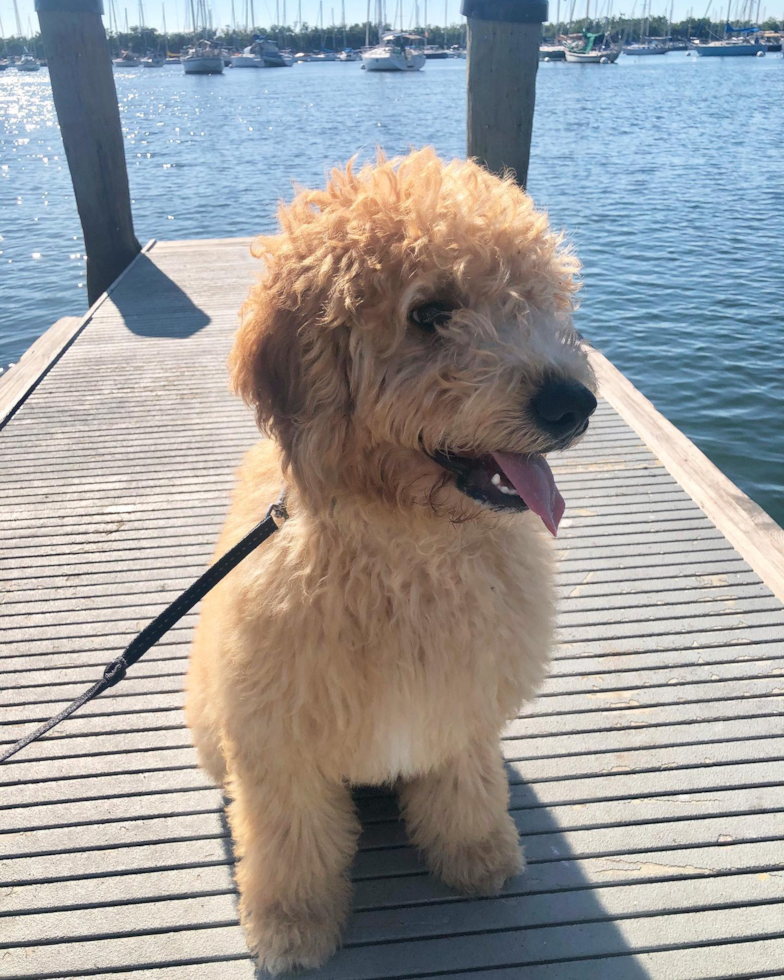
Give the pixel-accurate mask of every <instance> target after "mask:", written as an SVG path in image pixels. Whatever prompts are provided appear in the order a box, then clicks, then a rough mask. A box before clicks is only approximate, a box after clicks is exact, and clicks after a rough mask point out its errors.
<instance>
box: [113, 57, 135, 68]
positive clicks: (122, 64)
mask: <svg viewBox="0 0 784 980" xmlns="http://www.w3.org/2000/svg"><path fill="white" fill-rule="evenodd" d="M112 64H113V65H114V67H115V68H141V66H142V63H141V61H139V60H137V59H136V58H134V59H133V60H123V59H122V58H117V59H116V60H115V61H113V62H112Z"/></svg>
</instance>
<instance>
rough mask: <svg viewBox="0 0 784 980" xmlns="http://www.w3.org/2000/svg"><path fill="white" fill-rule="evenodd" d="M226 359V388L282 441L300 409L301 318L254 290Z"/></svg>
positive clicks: (260, 288)
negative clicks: (227, 368) (228, 374)
mask: <svg viewBox="0 0 784 980" xmlns="http://www.w3.org/2000/svg"><path fill="white" fill-rule="evenodd" d="M242 313H243V316H242V325H241V327H240V329H239V331H238V333H237V336H236V337H235V340H234V347H233V349H232V352H231V356H230V358H229V371H230V374H231V386H232V388H233V390H234V392H235V394H238V395H241V396H242V398H243V399H244V400H245V401H246V402H247V403H248V405H250V406H251V407H252V408H253V409H254V410H255V412H256V418H257V421H258V424H259V427H260V428H261V430H262V431H263V432H265V433H266V434H268V435H272V436H275V437H276V438H277V439H279V440H280V441H281V442H283V443H285V442H286V441H287V440H286V435H287V434H288V433H289V431H290V430H291V428H292V427H293V426H294V425H295V424H296V419H297V418H298V417H299V416H300V415H301V414H302V412H303V410H304V407H305V400H306V399H305V391H304V386H303V379H302V355H301V350H300V347H301V344H300V338H299V336H298V331H299V327H300V323H301V321H300V318H299V317H298V316H297V315H296V314H295V313H294V312H292V311H290V310H284V309H283V308H281V306H280V305H279V304H278V303H276V302H275V299H274V297H273V295H272V294H271V293H270V292H269V291H268V290H267V289H265V288H264V286H263V285H259V286H257V287H256V288H255V289H254V290H253V292H252V293H251V295H250V297H249V298H248V301H247V303H246V304H245V306H244V307H243V311H242Z"/></svg>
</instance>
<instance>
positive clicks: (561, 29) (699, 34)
mask: <svg viewBox="0 0 784 980" xmlns="http://www.w3.org/2000/svg"><path fill="white" fill-rule="evenodd" d="M550 9H551V10H552V4H550ZM724 23H725V22H724V21H711V20H708V19H706V18H705V17H692V18H690V19H688V20H682V21H680V22H679V23H672V24H671V23H670V22H669V21H668V20H667V18H666V17H649V18H648V20H647V29H646V30H645V34H646V36H647V37H671V38H673V40H679V41H686V40H687V39H688V38H701V39H702V40H707V39H708V38H712V37H714V38H721V37H724ZM733 26H734V27H739V26H740V27H751V26H752V23H751V21H746V22H745V23H744V24H738V23H737V22H733ZM759 27H760V30H763V31H777V30H779V29H783V30H784V22H782V21H779V20H774V19H773V18H772V17H770V18H768V20H766V21H765V23H764V24H760V25H759ZM643 28H645V24H641V23H640V18H639V17H637V18H636V19H635V20H632V19H630V18H629V17H610V18H607V19H605V20H601V21H599V20H587V19H586V18H585V17H583V18H582V19H581V20H575V21H573V22H572V23H571V24H569V23H566V22H563V21H562V22H561V23H560V24H553V23H550V24H545V25H544V28H543V31H544V36H545V37H547V38H553V37H555V36H556V35H557V34H580V33H582V32H583V31H586V30H587V31H590V32H591V33H594V34H595V33H597V32H599V31H606V32H608V33H610V34H612V35H613V36H614V37H623V38H624V39H625V40H627V41H629V42H633V41H639V40H640V38H641V30H642V29H643Z"/></svg>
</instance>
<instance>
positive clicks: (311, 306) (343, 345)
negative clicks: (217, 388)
mask: <svg viewBox="0 0 784 980" xmlns="http://www.w3.org/2000/svg"><path fill="white" fill-rule="evenodd" d="M229 369H230V372H231V382H232V387H233V389H234V391H235V392H236V393H237V394H239V395H241V396H242V397H243V398H244V400H245V401H246V402H247V403H248V404H249V405H251V406H252V407H253V408H254V409H255V411H256V418H257V421H258V424H259V427H260V428H261V430H262V431H263V432H265V433H266V434H268V435H270V436H272V437H273V438H274V439H275V441H276V442H277V443H278V445H279V446H280V447H281V449H282V450H283V464H284V468H286V469H288V468H289V467H290V468H291V471H292V473H293V476H294V478H295V479H296V481H297V484H298V486H299V487H300V489H301V490H302V491H303V492H305V493H307V494H309V496H310V497H311V499H312V500H313V501H314V502H316V500H317V498H320V497H324V496H325V495H328V494H329V490H330V487H333V488H334V485H335V480H336V478H337V475H338V473H339V470H340V466H341V462H342V461H345V449H346V443H347V437H348V433H349V429H350V426H351V420H352V408H351V404H352V402H351V394H350V390H349V382H348V374H349V371H348V339H347V337H345V336H343V334H342V332H341V329H340V328H339V327H336V326H334V325H331V324H329V323H325V322H324V320H323V317H322V316H321V315H320V310H319V307H318V306H317V304H316V302H315V301H312V300H311V301H308V300H304V301H302V302H300V301H299V300H298V299H297V298H294V297H291V296H290V294H289V291H288V290H285V289H283V288H281V285H280V282H277V283H275V282H274V281H271V280H265V281H262V282H261V283H259V284H258V285H257V286H256V287H255V288H254V289H253V290H252V292H251V294H250V296H249V297H248V300H247V302H246V304H245V306H244V307H243V311H242V325H241V326H240V329H239V331H238V333H237V336H236V338H235V341H234V348H233V350H232V352H231V357H230V359H229Z"/></svg>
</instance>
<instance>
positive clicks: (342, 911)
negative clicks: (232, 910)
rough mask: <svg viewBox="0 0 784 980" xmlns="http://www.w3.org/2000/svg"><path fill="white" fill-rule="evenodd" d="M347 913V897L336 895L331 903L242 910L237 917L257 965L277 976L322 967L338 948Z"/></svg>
mask: <svg viewBox="0 0 784 980" xmlns="http://www.w3.org/2000/svg"><path fill="white" fill-rule="evenodd" d="M347 913H348V899H347V896H343V895H339V896H335V901H334V904H328V903H325V902H308V903H302V904H301V905H297V906H287V907H284V906H283V905H281V904H270V905H266V906H264V907H262V908H259V909H257V910H254V911H253V912H251V913H249V912H247V910H245V909H243V908H242V907H241V909H240V918H241V921H242V924H243V926H244V928H245V935H246V937H247V940H248V946H249V947H250V950H251V952H252V953H253V955H254V956H255V957H256V959H257V961H258V965H259V966H260V967H262V968H263V969H265V970H267V972H268V973H273V974H277V973H287V972H288V971H290V970H302V969H306V970H309V969H314V968H315V967H319V966H323V964H324V963H326V961H327V960H328V959H329V958H330V956H331V955H332V954H333V953H334V952H335V950H336V949H337V947H338V944H339V942H340V933H341V930H342V928H343V925H344V923H345V920H346V916H347Z"/></svg>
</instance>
